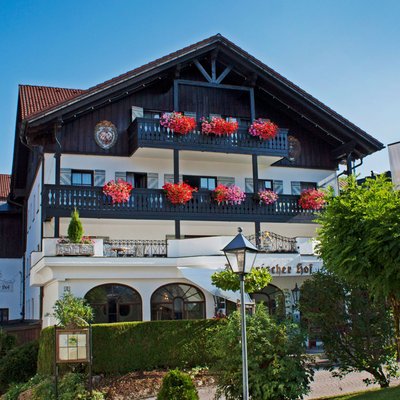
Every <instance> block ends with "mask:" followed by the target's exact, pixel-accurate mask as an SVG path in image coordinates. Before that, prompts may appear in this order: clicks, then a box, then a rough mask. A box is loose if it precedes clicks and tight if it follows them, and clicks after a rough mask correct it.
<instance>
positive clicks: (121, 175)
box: [115, 171, 126, 181]
mask: <svg viewBox="0 0 400 400" xmlns="http://www.w3.org/2000/svg"><path fill="white" fill-rule="evenodd" d="M118 179H123V180H124V181H126V171H123V172H116V173H115V180H116V181H117V180H118Z"/></svg>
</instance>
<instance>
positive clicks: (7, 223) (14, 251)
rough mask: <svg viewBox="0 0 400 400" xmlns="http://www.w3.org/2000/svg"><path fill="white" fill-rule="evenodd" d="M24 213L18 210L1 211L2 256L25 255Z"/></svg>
mask: <svg viewBox="0 0 400 400" xmlns="http://www.w3.org/2000/svg"><path fill="white" fill-rule="evenodd" d="M22 244H23V235H22V215H21V213H20V212H19V211H18V210H15V211H10V212H0V258H21V257H22V255H23V245H22Z"/></svg>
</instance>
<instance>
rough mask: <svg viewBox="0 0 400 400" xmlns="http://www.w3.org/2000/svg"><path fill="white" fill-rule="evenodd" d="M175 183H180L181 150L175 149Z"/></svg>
mask: <svg viewBox="0 0 400 400" xmlns="http://www.w3.org/2000/svg"><path fill="white" fill-rule="evenodd" d="M174 183H179V150H178V149H174Z"/></svg>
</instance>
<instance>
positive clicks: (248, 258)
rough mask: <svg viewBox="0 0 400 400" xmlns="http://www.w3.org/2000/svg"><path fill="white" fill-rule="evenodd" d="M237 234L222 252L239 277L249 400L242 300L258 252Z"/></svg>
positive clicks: (245, 375) (244, 347)
mask: <svg viewBox="0 0 400 400" xmlns="http://www.w3.org/2000/svg"><path fill="white" fill-rule="evenodd" d="M238 231H239V233H238V234H237V235H236V236H235V238H234V239H233V240H232V241H231V242H230V243H228V244H227V245H226V246H225V247H224V248H223V249H222V251H223V252H224V253H225V257H226V259H227V260H228V265H229V268H230V269H231V270H232V271H233V272H234V273H235V274H238V275H239V279H240V311H241V313H240V314H241V326H242V368H243V400H248V398H249V378H248V367H247V338H246V308H245V300H244V293H245V289H244V277H245V275H246V274H248V273H249V272H250V271H251V269H252V268H253V265H254V262H255V260H256V257H257V254H258V250H257V247H255V246H254V245H253V244H252V243H251V242H249V241H248V240H247V239H246V238H245V237H244V236H243V235H242V229H241V228H238Z"/></svg>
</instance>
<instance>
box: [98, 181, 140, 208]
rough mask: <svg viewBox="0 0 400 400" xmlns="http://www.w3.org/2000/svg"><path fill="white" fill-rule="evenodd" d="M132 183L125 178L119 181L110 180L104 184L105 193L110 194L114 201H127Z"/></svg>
mask: <svg viewBox="0 0 400 400" xmlns="http://www.w3.org/2000/svg"><path fill="white" fill-rule="evenodd" d="M132 189H133V187H132V185H131V184H130V183H128V182H125V181H124V180H123V179H118V180H117V182H115V181H113V180H112V181H110V182H107V183H106V184H105V185H104V186H103V193H104V194H105V195H106V196H110V197H111V199H112V203H113V204H115V203H126V202H127V201H128V200H129V197H130V195H131V192H132Z"/></svg>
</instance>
